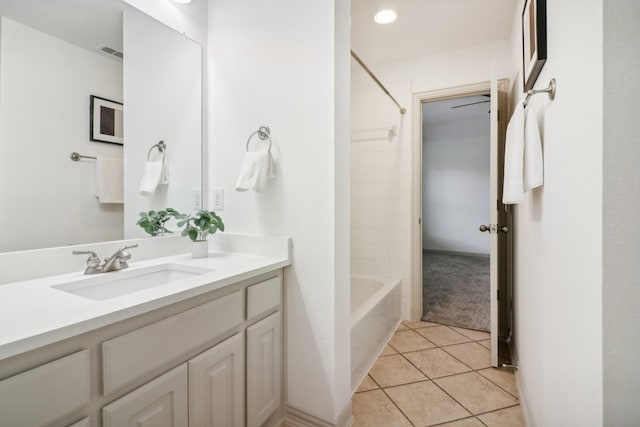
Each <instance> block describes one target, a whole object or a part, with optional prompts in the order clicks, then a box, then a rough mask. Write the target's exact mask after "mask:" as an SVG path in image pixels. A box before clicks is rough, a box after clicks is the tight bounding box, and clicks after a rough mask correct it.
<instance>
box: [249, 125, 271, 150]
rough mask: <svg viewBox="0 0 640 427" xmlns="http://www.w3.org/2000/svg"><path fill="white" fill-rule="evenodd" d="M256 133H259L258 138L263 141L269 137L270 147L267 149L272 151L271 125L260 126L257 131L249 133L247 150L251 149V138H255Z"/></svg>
mask: <svg viewBox="0 0 640 427" xmlns="http://www.w3.org/2000/svg"><path fill="white" fill-rule="evenodd" d="M254 135H258V138H260V139H261V140H262V141H265V140H267V139H268V140H269V148H268V149H267V151H269V152H271V130H269V126H260V127H259V128H258V130H257V131H255V132H253V133H252V134H251V135H249V139H247V148H246V150H247V151H249V143H250V142H251V138H253V136H254Z"/></svg>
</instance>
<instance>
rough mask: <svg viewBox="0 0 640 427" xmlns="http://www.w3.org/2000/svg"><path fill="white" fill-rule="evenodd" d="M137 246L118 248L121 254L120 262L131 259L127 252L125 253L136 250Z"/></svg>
mask: <svg viewBox="0 0 640 427" xmlns="http://www.w3.org/2000/svg"><path fill="white" fill-rule="evenodd" d="M137 247H138V244H137V243H136V244H134V245H128V246H123V247H121V248H120V250H119V251H118V252H120V253H121V254H122V256H121V257H120V259H121V260H122V261H127V260H130V259H131V254H130V253H129V252H127V249H132V248H137Z"/></svg>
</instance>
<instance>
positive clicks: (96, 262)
mask: <svg viewBox="0 0 640 427" xmlns="http://www.w3.org/2000/svg"><path fill="white" fill-rule="evenodd" d="M137 247H138V245H137V244H136V245H129V246H123V247H121V248H120V249H118V250H117V251H116V253H114V254H113V255H111V256H110V257H109V258H105V259H104V264H103V265H100V258H98V255H97V254H96V253H95V252H93V251H73V252H72V253H73V254H74V255H89V258H87V268H86V269H85V270H84V274H96V273H108V272H110V271H118V270H122V269H123V268H127V267H129V264H127V261H128V260H130V259H131V254H130V253H129V252H127V249H131V248H137Z"/></svg>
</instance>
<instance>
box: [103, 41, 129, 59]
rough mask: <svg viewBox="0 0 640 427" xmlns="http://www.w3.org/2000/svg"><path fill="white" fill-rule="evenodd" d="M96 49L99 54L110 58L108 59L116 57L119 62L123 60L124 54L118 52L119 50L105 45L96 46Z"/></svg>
mask: <svg viewBox="0 0 640 427" xmlns="http://www.w3.org/2000/svg"><path fill="white" fill-rule="evenodd" d="M96 49H98V50H99V51H100V52H102V53H104V54H106V55H108V56H110V57H114V56H115V57H116V58H119V59H120V60H122V59H123V58H124V54H123V53H122V52H120V51H119V50H116V49H114V48H112V47H109V46H107V45H105V44H101V45H100V46H98V47H97V48H96Z"/></svg>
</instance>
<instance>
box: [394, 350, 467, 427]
mask: <svg viewBox="0 0 640 427" xmlns="http://www.w3.org/2000/svg"><path fill="white" fill-rule="evenodd" d="M438 348H439V347H438ZM401 356H402V357H404V354H401ZM404 360H406V361H407V362H409V363H410V364H411V365H412V366H413V367H415V368H416V369H417V370H418V371H419V372H422V370H420V368H418V367H417V366H416V365H414V364H413V362H411V360H409V359H407V358H406V357H404ZM422 374H423V375H424V376H426V377H427V378H428V379H429V381H431V382H432V383H433V384H434V385H435V386H436V387H438V388H439V389H440V390H441V391H442V392H443V393H444V394H446V395H447V396H449V397H450V398H451V400H453V401H454V402H456V403H457V404H458V405H460V407H461V408H463V409H464V410H465V411H467V412H468V413H470V414H471V415H472V416H473V415H475V414H474V413H473V411H471V410H469V408H467V407H466V406H464V405H463V404H462V403H460V402H458V400H457V399H456V398H455V397H453V396H452V395H450V394H449V393H448V392H447V391H446V390H445V389H443V388H442V387H440V385H439V384H438V383H437V382H435V381H434V380H433V379H432V378H431V377H429V375H427V374H426V373H424V372H422ZM460 419H462V418H458V419H455V420H449V421H448V422H453V421H458V420H460Z"/></svg>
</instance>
